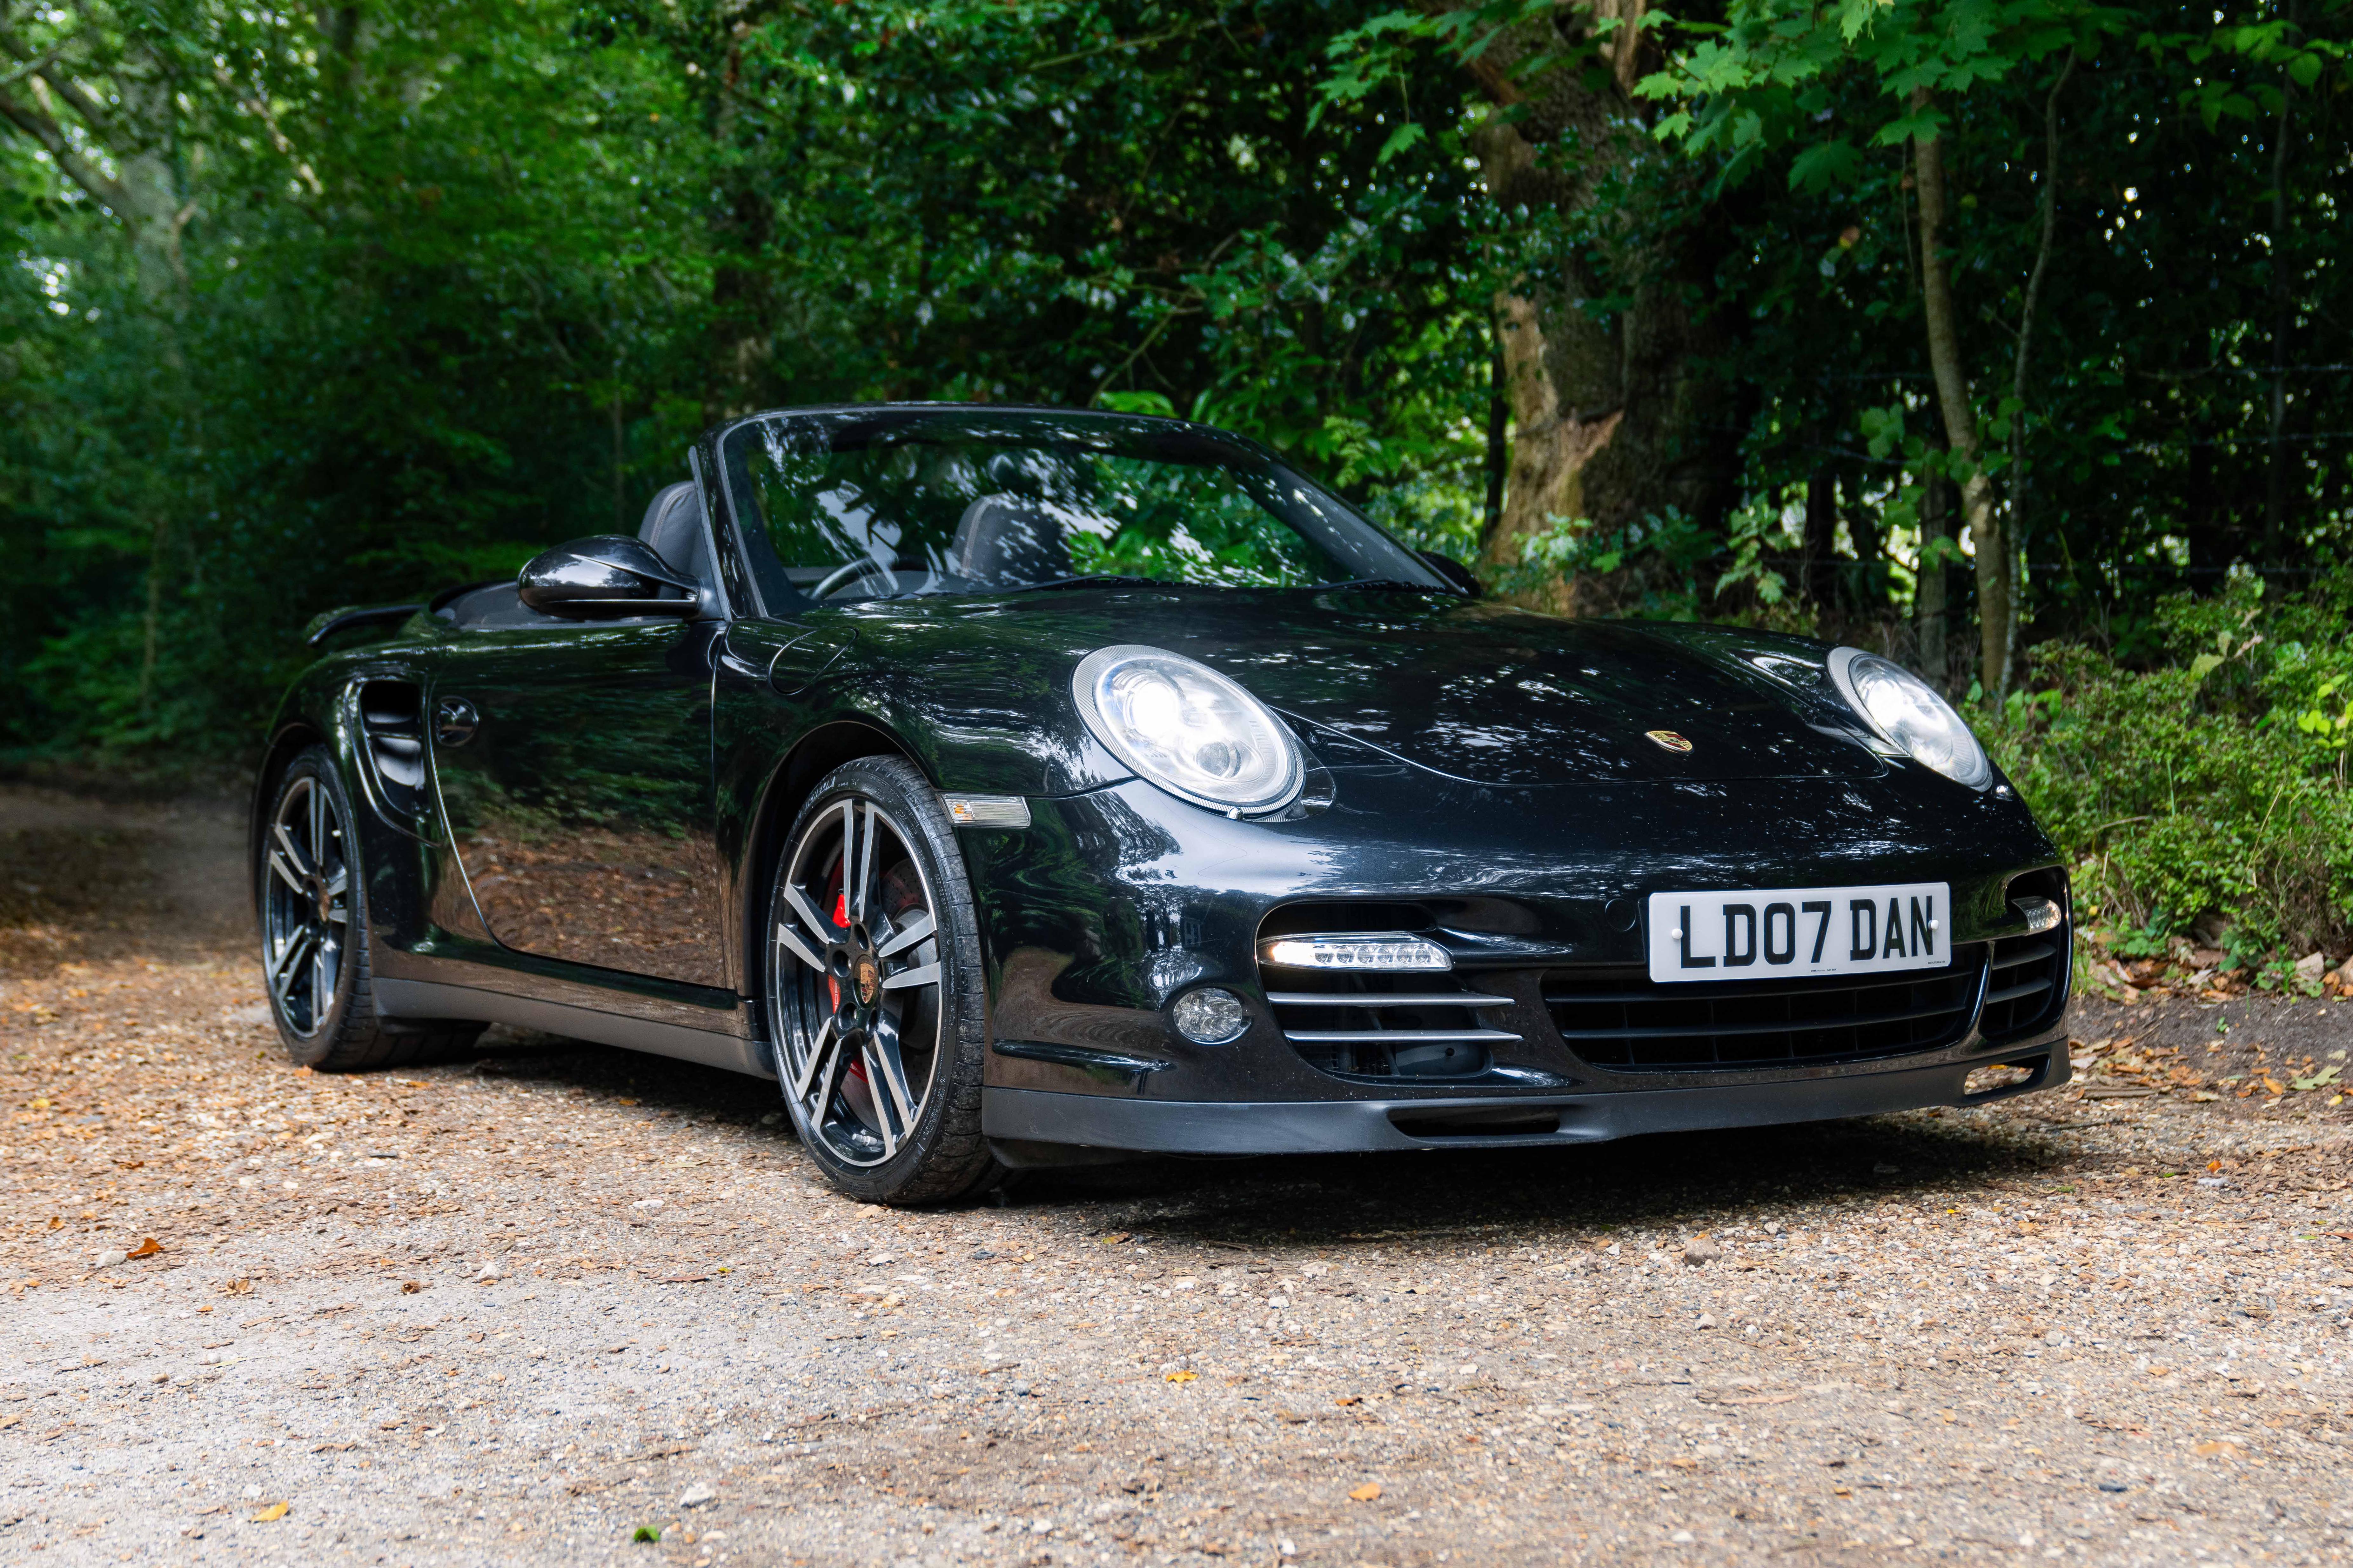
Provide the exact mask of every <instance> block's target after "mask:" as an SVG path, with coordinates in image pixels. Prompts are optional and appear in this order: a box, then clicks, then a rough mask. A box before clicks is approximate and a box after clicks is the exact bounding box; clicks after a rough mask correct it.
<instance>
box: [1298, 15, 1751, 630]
mask: <svg viewBox="0 0 2353 1568" xmlns="http://www.w3.org/2000/svg"><path fill="white" fill-rule="evenodd" d="M1646 9H1647V7H1646V0H1596V3H1595V4H1594V5H1589V6H1588V5H1554V4H1550V3H1548V0H1538V3H1531V0H1492V3H1490V4H1487V5H1476V6H1455V7H1446V6H1442V5H1437V6H1431V7H1430V8H1429V9H1426V10H1424V11H1421V12H1419V13H1409V12H1392V13H1388V14H1386V15H1384V16H1379V17H1377V18H1375V19H1374V20H1373V21H1371V22H1370V23H1368V24H1367V25H1366V26H1364V27H1362V28H1359V29H1357V30H1356V31H1354V32H1351V33H1346V34H1344V35H1342V36H1341V37H1340V38H1338V39H1337V40H1336V41H1335V43H1334V45H1333V46H1332V53H1333V55H1334V57H1335V61H1336V65H1335V70H1334V73H1333V75H1332V77H1331V78H1330V79H1329V80H1328V81H1327V83H1326V86H1325V92H1326V95H1327V97H1328V98H1329V99H1330V100H1332V101H1334V102H1335V103H1338V104H1357V103H1363V102H1366V101H1372V100H1377V98H1378V96H1379V95H1380V93H1381V92H1383V91H1384V90H1386V89H1388V86H1389V84H1390V83H1391V82H1392V81H1393V80H1394V78H1395V76H1396V74H1397V73H1398V71H1399V70H1401V69H1403V68H1404V64H1403V62H1405V61H1406V60H1408V59H1409V58H1412V49H1413V47H1414V46H1416V45H1435V46H1436V47H1438V48H1439V49H1440V51H1441V52H1442V53H1443V54H1444V55H1445V56H1446V57H1447V58H1452V59H1454V60H1457V61H1459V62H1460V63H1461V66H1462V67H1463V68H1465V69H1466V70H1467V71H1468V73H1469V74H1470V76H1471V78H1472V80H1474V81H1475V82H1476V83H1477V84H1478V87H1479V89H1480V90H1481V92H1482V95H1483V96H1484V98H1485V100H1486V102H1487V106H1488V107H1487V111H1486V112H1485V113H1484V114H1483V115H1482V117H1480V119H1479V120H1478V121H1477V122H1476V125H1475V128H1474V130H1473V132H1472V146H1473V148H1474V149H1475V151H1476V153H1477V155H1478V158H1479V163H1480V168H1481V172H1482V179H1483V183H1484V184H1485V187H1486V190H1487V193H1488V195H1489V197H1490V198H1491V199H1492V200H1493V202H1494V203H1495V204H1496V205H1497V206H1498V207H1499V208H1500V209H1501V210H1502V213H1503V214H1504V216H1505V220H1506V222H1507V224H1508V225H1509V227H1508V228H1507V229H1506V231H1505V237H1504V238H1503V240H1502V241H1501V243H1499V245H1498V247H1497V252H1498V254H1497V255H1496V256H1495V258H1494V259H1493V262H1492V263H1491V266H1490V272H1491V277H1492V292H1491V300H1492V310H1493V321H1494V330H1495V334H1496V341H1497V344H1498V350H1499V353H1500V355H1501V359H1502V365H1503V382H1504V388H1505V391H1506V395H1507V396H1508V399H1509V405H1510V412H1511V419H1512V434H1511V458H1510V473H1509V479H1508V481H1507V483H1506V484H1505V486H1504V493H1503V498H1502V504H1501V506H1500V507H1499V508H1498V509H1497V510H1496V512H1495V515H1494V517H1493V521H1492V522H1491V524H1490V526H1489V527H1488V528H1487V529H1486V531H1485V536H1484V538H1483V539H1482V556H1483V557H1484V559H1485V561H1486V562H1487V563H1488V564H1489V565H1490V566H1491V567H1495V568H1505V569H1508V568H1511V567H1514V566H1517V565H1518V564H1520V563H1521V562H1522V561H1523V560H1524V559H1525V558H1526V556H1527V554H1528V552H1529V549H1530V546H1531V544H1532V543H1534V542H1536V541H1538V540H1539V539H1540V537H1541V536H1543V535H1545V534H1546V532H1547V531H1551V530H1553V529H1556V528H1557V527H1559V526H1561V525H1563V524H1567V525H1570V526H1572V527H1575V528H1580V529H1583V530H1586V531H1591V530H1594V529H1600V530H1613V529H1622V528H1625V527H1627V526H1629V525H1634V524H1639V523H1641V521H1642V520H1644V519H1646V518H1647V519H1656V518H1661V517H1667V516H1678V515H1680V516H1685V517H1690V518H1694V519H1698V520H1701V521H1704V522H1707V523H1716V522H1720V521H1721V520H1722V518H1723V517H1724V515H1725V513H1726V512H1727V511H1728V510H1729V509H1730V506H1731V502H1732V500H1733V497H1734V483H1735V472H1734V468H1733V465H1732V464H1731V462H1730V461H1728V460H1727V459H1728V457H1729V448H1728V447H1727V444H1726V443H1725V441H1724V440H1723V438H1722V428H1721V427H1722V426H1724V425H1725V424H1726V423H1727V422H1728V420H1729V418H1730V416H1731V411H1732V408H1733V406H1734V403H1735V399H1734V396H1733V389H1732V388H1731V387H1730V386H1729V385H1727V384H1726V383H1725V381H1724V380H1723V379H1722V378H1721V377H1719V376H1717V375H1715V374H1711V367H1710V363H1709V362H1710V361H1711V359H1713V358H1715V356H1718V355H1720V354H1721V353H1723V352H1724V349H1725V338H1724V334H1723V331H1722V325H1721V322H1720V321H1719V320H1718V319H1717V317H1716V316H1715V314H1714V313H1713V312H1712V311H1711V310H1710V309H1709V307H1708V300H1707V296H1708V289H1707V286H1706V285H1707V281H1708V278H1709V274H1710V273H1711V271H1712V270H1713V268H1714V265H1715V252H1716V248H1717V246H1718V244H1719V241H1720V235H1719V234H1718V232H1717V231H1716V228H1715V225H1714V223H1713V220H1712V219H1711V217H1710V215H1709V214H1708V213H1707V212H1706V210H1705V208H1704V203H1701V202H1697V201H1695V200H1694V192H1693V191H1692V190H1690V189H1689V188H1688V187H1689V181H1688V180H1687V179H1686V178H1684V177H1683V176H1682V175H1681V174H1679V173H1678V172H1676V171H1673V170H1672V169H1669V168H1667V167H1665V166H1663V165H1662V164H1661V163H1659V161H1658V160H1656V159H1655V158H1653V157H1652V156H1651V155H1650V152H1649V147H1650V138H1649V135H1648V134H1647V132H1648V130H1649V126H1648V124H1647V120H1648V119H1649V118H1651V115H1650V111H1649V110H1647V108H1646V106H1645V105H1644V104H1643V103H1642V102H1641V100H1638V99H1637V98H1636V97H1635V96H1634V94H1633V89H1634V87H1635V84H1636V82H1637V81H1638V79H1640V78H1641V74H1642V69H1643V67H1644V64H1645V63H1646V60H1648V59H1649V58H1650V50H1649V48H1648V46H1647V45H1646V43H1645V41H1644V40H1645V34H1644V31H1643V28H1644V26H1645V23H1646V20H1648V19H1649V18H1648V16H1647V15H1646ZM1403 133H1404V132H1402V131H1401V132H1400V134H1403ZM1526 596H1527V597H1530V598H1531V599H1532V600H1533V601H1534V602H1535V603H1537V604H1540V605H1543V606H1545V607H1547V608H1551V609H1554V610H1557V611H1563V612H1573V611H1574V610H1575V609H1576V607H1577V602H1578V595H1577V586H1576V584H1575V582H1574V580H1567V581H1559V582H1556V583H1554V584H1550V585H1549V586H1546V587H1543V588H1540V589H1537V590H1535V591H1533V592H1532V593H1530V594H1528V595H1526Z"/></svg>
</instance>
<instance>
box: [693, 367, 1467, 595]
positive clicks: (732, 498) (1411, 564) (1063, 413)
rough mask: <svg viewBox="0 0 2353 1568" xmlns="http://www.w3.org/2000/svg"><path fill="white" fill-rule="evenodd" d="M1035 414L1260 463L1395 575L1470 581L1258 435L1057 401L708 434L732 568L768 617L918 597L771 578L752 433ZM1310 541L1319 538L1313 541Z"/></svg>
mask: <svg viewBox="0 0 2353 1568" xmlns="http://www.w3.org/2000/svg"><path fill="white" fill-rule="evenodd" d="M1030 419H1035V420H1039V421H1040V422H1051V423H1052V424H1053V425H1055V426H1060V427H1061V428H1062V429H1063V430H1067V428H1068V426H1070V425H1071V424H1072V423H1073V422H1077V423H1082V424H1091V425H1099V426H1103V427H1104V429H1105V433H1106V434H1107V435H1110V434H1116V435H1118V436H1123V437H1130V438H1141V439H1142V440H1143V441H1145V442H1146V443H1148V444H1150V445H1154V446H1165V447H1166V448H1167V449H1168V453H1169V460H1171V461H1191V462H1197V463H1205V464H1219V465H1224V466H1228V467H1231V468H1238V469H1243V470H1256V471H1257V473H1258V474H1259V475H1261V476H1262V477H1263V478H1265V479H1269V480H1271V482H1272V483H1273V484H1274V485H1276V486H1277V487H1280V488H1282V489H1295V490H1296V491H1298V492H1300V500H1301V502H1302V504H1303V505H1305V506H1308V507H1311V508H1313V509H1314V510H1316V511H1318V512H1320V513H1323V514H1325V516H1324V521H1325V522H1326V523H1327V525H1329V526H1334V527H1336V528H1338V529H1341V530H1344V531H1346V530H1362V531H1364V532H1365V533H1366V534H1367V535H1369V536H1370V538H1369V540H1367V541H1366V542H1368V543H1373V542H1377V545H1378V546H1386V547H1387V549H1388V551H1391V552H1395V556H1396V561H1397V565H1398V571H1397V572H1396V574H1394V580H1395V581H1397V582H1398V583H1400V584H1407V585H1409V586H1411V587H1415V588H1424V589H1427V590H1429V591H1430V592H1432V593H1438V594H1443V595H1451V596H1458V597H1459V596H1460V595H1461V589H1460V588H1458V587H1457V586H1456V585H1455V584H1452V583H1451V582H1449V581H1448V580H1447V579H1446V578H1445V577H1443V576H1442V575H1440V574H1439V573H1438V572H1437V571H1436V570H1435V569H1434V568H1432V567H1431V566H1430V564H1429V563H1427V562H1425V561H1423V560H1422V559H1421V557H1420V556H1419V554H1418V553H1417V552H1415V551H1414V550H1413V549H1412V548H1411V547H1410V546H1409V545H1407V544H1406V543H1405V542H1402V541H1401V540H1399V539H1398V538H1397V537H1396V535H1394V534H1392V533H1390V532H1389V531H1388V530H1387V529H1385V528H1383V527H1381V526H1380V525H1379V524H1378V523H1377V522H1375V521H1373V520H1372V519H1370V518H1368V517H1366V515H1365V514H1364V513H1363V512H1362V511H1361V510H1358V509H1357V508H1356V507H1355V506H1352V505H1350V504H1349V503H1348V502H1347V501H1346V500H1344V499H1342V498H1341V497H1339V496H1337V495H1335V494H1334V493H1333V492H1332V491H1331V490H1330V489H1326V488H1325V487H1324V486H1323V485H1321V484H1318V483H1317V482H1316V481H1315V480H1314V479H1310V478H1309V477H1308V476H1307V475H1305V474H1303V473H1301V472H1300V471H1299V470H1298V469H1297V468H1295V467H1293V465H1292V464H1291V463H1289V462H1287V461H1285V460H1284V459H1283V458H1282V457H1281V456H1280V455H1279V454H1277V453H1275V452H1273V451H1271V450H1270V449H1269V448H1268V447H1264V446H1262V445H1261V444H1260V443H1258V442H1256V441H1252V440H1250V439H1248V438H1247V437H1240V436H1236V435H1233V434H1232V433H1230V432H1229V431H1225V430H1220V429H1218V428H1216V427H1214V426H1206V425H1197V424H1194V423H1192V422H1191V421H1189V420H1182V419H1167V418H1162V417H1158V416H1152V415H1141V414H1114V413H1109V412H1105V411H1102V410H1095V409H1074V408H1057V407H1053V406H1050V405H1008V404H989V403H979V404H975V403H867V404H844V405H830V406H825V407H812V408H776V409H765V410H763V411H761V412H759V413H757V414H750V415H746V416H744V417H742V418H740V419H734V420H731V421H729V422H728V423H727V424H726V425H724V426H720V427H719V428H718V429H716V430H714V431H712V433H711V435H710V436H709V437H706V440H707V441H708V443H709V449H710V452H711V455H712V458H713V463H712V467H713V468H714V469H715V470H716V472H715V475H714V476H713V477H715V478H716V479H718V481H719V482H718V484H717V485H716V486H715V487H713V488H715V489H717V490H718V491H719V492H720V493H721V494H722V495H723V496H724V497H725V498H726V526H727V529H728V530H729V532H730V538H729V546H730V548H729V549H728V550H727V551H726V552H725V553H726V555H727V556H728V557H730V558H731V559H730V560H729V562H728V564H729V565H730V566H731V567H732V568H733V572H731V574H730V575H731V576H733V578H735V579H736V581H737V583H738V584H739V585H740V588H741V590H742V591H743V593H742V596H744V597H748V598H750V599H751V600H753V601H754V602H755V603H756V604H757V605H759V607H760V612H761V613H762V614H763V615H765V616H769V617H771V618H776V619H790V618H793V617H796V616H799V615H800V614H801V613H802V612H804V611H807V610H810V609H816V608H820V607H824V606H827V605H832V606H834V607H844V608H846V607H848V606H849V605H859V604H879V603H889V602H892V601H893V600H895V599H900V598H903V597H908V596H911V595H873V596H870V597H866V598H860V599H847V598H845V599H839V600H833V599H828V600H816V599H812V598H810V597H808V596H807V595H804V594H802V593H800V592H799V591H798V590H797V589H794V588H792V587H791V586H790V584H770V583H768V582H767V581H765V574H763V573H762V572H761V571H759V570H758V568H757V566H756V565H755V563H756V561H757V559H758V557H757V556H756V555H755V554H754V551H753V548H752V546H751V543H750V535H751V531H752V530H753V529H754V528H756V527H758V526H761V521H760V514H759V512H758V510H757V508H756V507H755V506H754V505H753V504H752V503H751V502H750V500H749V499H748V498H749V493H750V485H751V478H750V474H749V472H748V471H747V469H746V466H745V462H746V459H745V455H744V454H745V452H746V449H747V444H748V443H747V439H746V437H747V433H749V432H752V431H755V430H757V429H759V428H761V427H763V426H776V425H797V426H816V427H818V428H819V429H820V430H822V431H823V432H824V433H825V434H826V435H827V436H828V437H831V436H832V435H833V434H834V433H836V432H838V431H841V430H849V429H857V428H858V427H860V426H869V427H871V428H873V429H875V430H878V431H880V430H888V429H890V428H891V427H892V426H898V427H916V426H923V425H926V424H932V423H935V422H936V423H940V424H943V425H947V426H952V427H963V426H969V425H970V424H971V423H972V422H974V421H976V420H978V421H988V422H996V421H1024V420H1030ZM1270 516H1271V517H1272V518H1273V519H1274V521H1278V522H1281V523H1283V524H1284V525H1285V526H1290V521H1289V520H1288V519H1285V518H1283V517H1282V516H1281V514H1280V513H1276V512H1270ZM1310 542H1314V541H1313V540H1311V541H1310ZM1319 548H1320V545H1319ZM1347 581H1349V582H1361V581H1363V579H1361V578H1352V579H1348V580H1347ZM1064 585H1067V584H1064ZM1129 585H1132V586H1140V585H1145V584H1129ZM1149 585H1150V586H1154V587H1161V588H1186V589H1190V590H1193V591H1197V592H1199V591H1221V592H1227V593H1260V594H1263V593H1328V592H1331V591H1333V590H1334V589H1335V588H1338V587H1342V586H1344V585H1345V584H1296V585H1288V586H1285V585H1277V584H1203V583H1183V582H1178V581H1174V580H1171V581H1166V582H1160V581H1156V580H1155V581H1153V582H1151V583H1150V584H1149ZM776 586H782V587H783V588H784V590H785V591H784V593H783V594H778V593H776V592H774V591H773V589H774V588H775V587H776ZM1052 591H1054V589H1053V588H1052V587H1047V586H1038V585H1030V586H1009V587H994V588H976V589H971V590H965V591H955V590H933V591H929V592H926V593H924V594H923V595H920V596H922V597H925V598H944V599H951V600H955V599H973V598H988V597H996V596H1000V595H1010V594H1025V593H1045V592H1052Z"/></svg>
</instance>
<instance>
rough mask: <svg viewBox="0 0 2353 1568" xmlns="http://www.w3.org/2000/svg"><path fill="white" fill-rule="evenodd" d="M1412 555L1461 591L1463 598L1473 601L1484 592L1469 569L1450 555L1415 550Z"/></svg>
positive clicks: (1433, 551)
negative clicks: (1416, 556) (1419, 558)
mask: <svg viewBox="0 0 2353 1568" xmlns="http://www.w3.org/2000/svg"><path fill="white" fill-rule="evenodd" d="M1414 553H1415V554H1416V555H1419V556H1420V557H1421V563H1422V564H1423V565H1425V566H1427V567H1429V568H1430V570H1431V571H1433V572H1435V573H1437V574H1439V575H1440V576H1441V577H1443V578H1445V579H1446V580H1447V581H1448V582H1449V583H1451V584H1453V585H1454V586H1455V587H1457V588H1460V589H1461V590H1462V594H1463V596H1464V597H1466V598H1472V599H1475V598H1477V597H1479V596H1480V595H1482V594H1483V593H1484V592H1485V591H1486V590H1484V589H1483V588H1482V587H1480V586H1479V579H1478V578H1476V577H1474V576H1472V574H1471V568H1469V567H1468V566H1465V565H1463V564H1462V563H1461V562H1460V561H1457V560H1456V559H1454V557H1452V556H1451V555H1442V554H1440V553H1439V552H1437V551H1435V550H1417V551H1415V552H1414Z"/></svg>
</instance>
